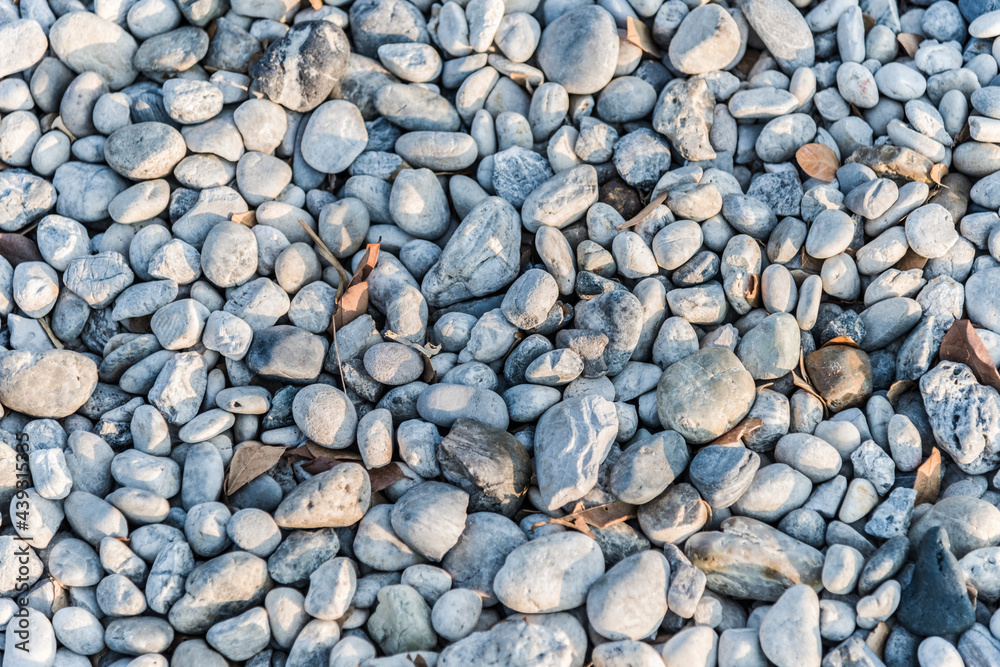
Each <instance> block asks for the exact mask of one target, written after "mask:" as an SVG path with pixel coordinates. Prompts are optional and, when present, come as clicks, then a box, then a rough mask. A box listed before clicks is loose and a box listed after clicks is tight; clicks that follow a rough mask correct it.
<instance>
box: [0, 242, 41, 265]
mask: <svg viewBox="0 0 1000 667" xmlns="http://www.w3.org/2000/svg"><path fill="white" fill-rule="evenodd" d="M0 257H3V258H4V259H6V260H7V261H8V262H10V265H11V266H17V265H18V264H20V263H21V262H42V261H44V260H43V259H42V253H40V252H38V246H37V245H35V242H34V241H32V240H31V239H29V238H28V237H27V236H22V235H20V234H0Z"/></svg>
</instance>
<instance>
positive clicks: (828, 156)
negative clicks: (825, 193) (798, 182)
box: [795, 144, 840, 183]
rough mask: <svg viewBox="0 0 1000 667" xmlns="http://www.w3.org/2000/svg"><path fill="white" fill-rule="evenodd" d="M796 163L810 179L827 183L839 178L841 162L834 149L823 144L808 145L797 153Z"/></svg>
mask: <svg viewBox="0 0 1000 667" xmlns="http://www.w3.org/2000/svg"><path fill="white" fill-rule="evenodd" d="M795 161H796V162H798V163H799V167H800V168H801V169H802V171H804V172H806V174H808V175H809V176H810V177H812V178H815V179H818V180H820V181H826V182H827V183H831V182H833V179H834V178H836V177H837V169H839V168H840V162H838V161H837V154H836V153H834V152H833V149H832V148H830V147H829V146H825V145H823V144H806V145H805V146H802V147H801V148H799V150H797V151H795Z"/></svg>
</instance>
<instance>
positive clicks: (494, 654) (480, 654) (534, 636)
mask: <svg viewBox="0 0 1000 667" xmlns="http://www.w3.org/2000/svg"><path fill="white" fill-rule="evenodd" d="M573 653H574V651H573V645H572V642H571V639H570V637H569V636H568V635H567V634H566V633H564V632H559V631H558V630H556V629H554V628H550V627H548V626H545V625H541V624H539V623H537V622H536V621H535V620H534V619H531V620H529V619H525V620H509V621H504V622H503V623H497V624H496V625H494V626H493V627H492V628H491V629H490V630H487V631H485V632H474V633H472V634H471V635H469V636H468V637H466V638H465V639H462V640H460V641H457V642H455V643H454V644H451V645H449V646H448V647H447V648H445V649H444V650H443V651H441V654H440V656H439V657H438V661H437V667H467V666H468V665H477V666H479V667H539V665H545V667H572V665H574V664H576V663H574V655H573Z"/></svg>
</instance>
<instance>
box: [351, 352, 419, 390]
mask: <svg viewBox="0 0 1000 667" xmlns="http://www.w3.org/2000/svg"><path fill="white" fill-rule="evenodd" d="M364 361H365V370H367V371H368V374H369V375H370V376H371V377H372V378H373V379H374V380H375V381H376V382H380V383H382V384H388V385H390V386H399V385H404V384H407V383H409V382H413V381H414V380H416V379H418V378H419V377H420V376H421V375H422V374H423V372H424V360H423V357H422V356H421V355H420V353H419V352H417V351H416V350H414V349H413V348H412V347H408V346H406V345H402V344H400V343H378V344H376V345H373V346H371V347H370V348H368V350H367V351H366V352H365V356H364Z"/></svg>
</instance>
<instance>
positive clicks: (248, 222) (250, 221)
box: [229, 211, 257, 227]
mask: <svg viewBox="0 0 1000 667" xmlns="http://www.w3.org/2000/svg"><path fill="white" fill-rule="evenodd" d="M229 219H230V220H232V221H233V222H238V223H239V224H241V225H244V226H246V227H253V226H254V225H256V224H257V212H256V211H247V212H246V213H233V215H232V217H230V218H229Z"/></svg>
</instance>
